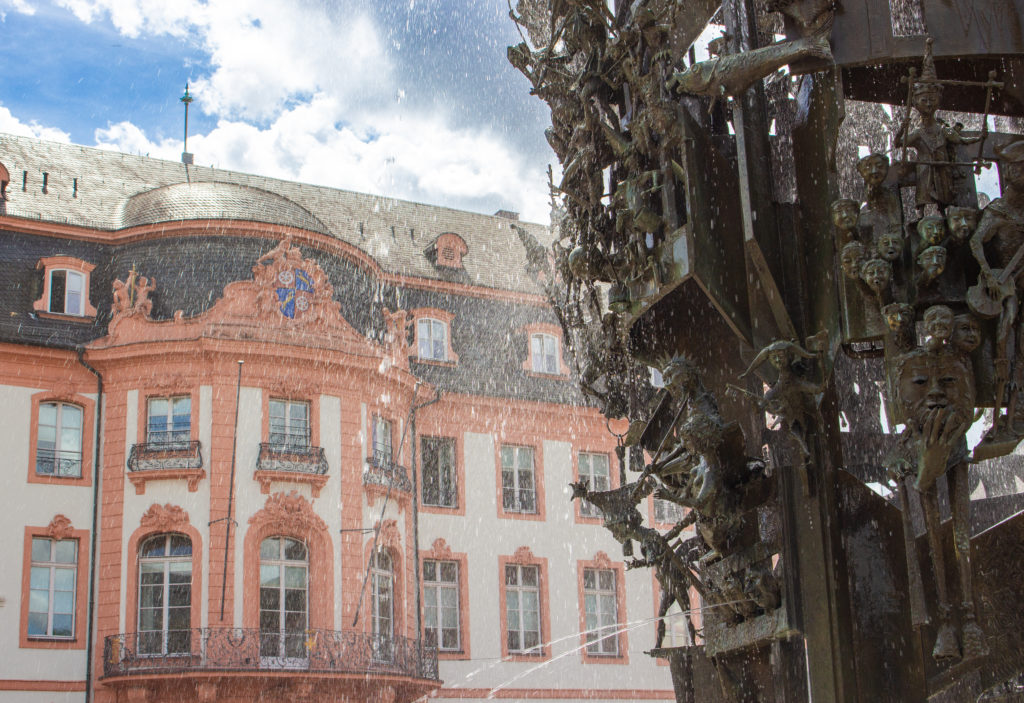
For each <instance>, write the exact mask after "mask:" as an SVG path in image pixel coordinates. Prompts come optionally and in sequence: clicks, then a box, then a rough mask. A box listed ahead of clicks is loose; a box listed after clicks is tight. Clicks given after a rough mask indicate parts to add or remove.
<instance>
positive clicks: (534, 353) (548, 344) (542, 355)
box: [530, 333, 558, 374]
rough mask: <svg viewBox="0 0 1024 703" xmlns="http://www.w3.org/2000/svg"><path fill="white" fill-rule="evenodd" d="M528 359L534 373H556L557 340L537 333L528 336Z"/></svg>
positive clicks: (551, 336) (548, 335)
mask: <svg viewBox="0 0 1024 703" xmlns="http://www.w3.org/2000/svg"><path fill="white" fill-rule="evenodd" d="M530 358H531V360H532V363H533V370H534V371H535V372H536V373H548V374H557V373H558V339H556V338H555V337H554V336H553V335H550V334H543V333H537V334H534V335H531V336H530Z"/></svg>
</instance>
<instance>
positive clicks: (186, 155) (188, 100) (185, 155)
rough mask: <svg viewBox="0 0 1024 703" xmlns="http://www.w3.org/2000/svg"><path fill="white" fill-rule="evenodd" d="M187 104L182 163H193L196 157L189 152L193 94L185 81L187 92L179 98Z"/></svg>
mask: <svg viewBox="0 0 1024 703" xmlns="http://www.w3.org/2000/svg"><path fill="white" fill-rule="evenodd" d="M178 99H179V100H180V101H181V102H183V103H184V104H185V146H184V148H183V151H182V152H181V163H183V164H187V165H190V166H191V165H192V162H193V159H194V157H193V156H192V154H190V153H188V106H189V103H191V102H192V95H191V93H189V92H188V83H187V82H186V83H185V94H184V95H182V96H181V97H180V98H178Z"/></svg>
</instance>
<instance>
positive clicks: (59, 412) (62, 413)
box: [36, 402, 83, 478]
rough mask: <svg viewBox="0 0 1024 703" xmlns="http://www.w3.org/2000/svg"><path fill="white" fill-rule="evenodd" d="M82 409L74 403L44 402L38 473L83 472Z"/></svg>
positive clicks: (38, 440)
mask: <svg viewBox="0 0 1024 703" xmlns="http://www.w3.org/2000/svg"><path fill="white" fill-rule="evenodd" d="M82 418H83V412H82V408H81V407H79V406H77V405H73V404H71V403H58V402H52V403H40V404H39V419H38V425H37V427H36V474H37V475H39V476H59V477H62V478H79V477H81V475H82Z"/></svg>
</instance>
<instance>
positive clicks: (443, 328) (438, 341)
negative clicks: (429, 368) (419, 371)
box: [416, 317, 448, 361]
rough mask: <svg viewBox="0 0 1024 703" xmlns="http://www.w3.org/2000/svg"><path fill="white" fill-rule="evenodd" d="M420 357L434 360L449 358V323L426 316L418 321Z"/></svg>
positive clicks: (417, 334) (417, 331)
mask: <svg viewBox="0 0 1024 703" xmlns="http://www.w3.org/2000/svg"><path fill="white" fill-rule="evenodd" d="M416 339H417V344H418V347H419V350H418V351H419V357H420V358H421V359H430V360H432V361H447V360H448V330H447V325H445V323H443V322H441V321H440V320H434V319H432V318H429V317H425V318H422V319H420V320H419V321H417V323H416Z"/></svg>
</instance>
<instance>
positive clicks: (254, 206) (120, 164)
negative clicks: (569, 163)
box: [0, 134, 550, 293]
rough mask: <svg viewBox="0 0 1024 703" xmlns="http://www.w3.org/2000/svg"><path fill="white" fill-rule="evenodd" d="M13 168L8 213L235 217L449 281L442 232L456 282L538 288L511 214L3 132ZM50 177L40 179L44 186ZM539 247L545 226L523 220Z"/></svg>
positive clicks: (89, 222) (0, 153) (113, 227)
mask: <svg viewBox="0 0 1024 703" xmlns="http://www.w3.org/2000/svg"><path fill="white" fill-rule="evenodd" d="M0 163H2V164H3V165H4V166H5V167H6V168H7V170H8V171H9V172H10V174H11V182H10V184H9V185H8V187H7V195H8V200H7V201H6V202H5V203H4V210H5V214H7V215H10V216H14V217H21V218H28V219H34V220H41V221H44V222H53V223H59V224H69V225H74V226H79V227H89V228H93V229H98V230H104V231H117V230H120V229H124V228H129V227H135V226H138V225H149V224H158V223H162V222H176V221H182V220H188V219H192V220H204V219H205V220H208V219H214V220H216V219H241V220H246V221H252V222H261V223H268V224H276V225H286V226H290V227H296V228H299V229H304V230H309V231H313V232H319V233H322V234H326V235H328V236H331V237H334V238H336V239H339V240H341V241H344V242H347V243H348V244H351V245H352V246H355V247H358V248H359V249H361V250H362V251H363V252H365V253H366V254H368V255H370V256H371V257H373V258H374V259H375V260H376V261H377V263H378V264H379V265H380V266H381V268H382V269H383V270H384V271H386V272H388V273H392V274H397V275H405V276H417V277H423V278H430V279H435V280H451V279H452V276H453V272H451V271H448V270H446V269H445V268H444V267H438V266H435V264H434V262H432V261H431V260H430V258H429V257H428V256H427V255H426V253H425V252H426V250H427V249H428V248H429V246H430V244H431V243H432V242H433V241H434V240H436V239H437V237H438V236H440V235H441V234H443V233H446V232H453V233H456V234H458V235H459V236H460V237H461V238H462V239H463V240H464V241H465V243H466V247H467V253H466V255H465V256H464V257H463V259H462V264H463V269H462V270H461V271H459V272H457V273H458V274H459V275H458V279H459V282H464V283H468V284H472V285H478V286H484V287H488V288H496V289H501V290H508V291H515V292H521V293H540V292H541V291H540V290H539V289H538V287H537V286H536V285H535V284H534V283H533V281H532V280H530V277H529V276H527V275H526V274H525V272H524V270H523V266H522V265H515V264H516V263H517V262H518V263H519V264H523V263H525V254H524V251H523V248H522V245H521V244H520V242H519V240H518V238H517V237H516V234H515V232H514V230H512V228H511V224H512V221H511V220H510V219H509V218H508V217H498V216H491V215H481V214H477V213H472V212H464V211H460V210H454V209H451V208H445V207H438V206H434V205H424V204H420V203H412V202H407V201H403V200H396V199H394V198H385V197H381V196H376V195H365V194H361V193H352V192H349V191H344V190H338V189H335V188H327V187H324V186H314V185H309V184H305V183H295V182H292V181H286V180H281V179H277V178H268V177H264V176H256V175H252V174H247V173H241V172H238V171H228V170H224V169H216V168H212V167H205V166H186V165H185V164H182V163H179V162H175V161H165V160H162V159H155V158H150V157H146V156H134V155H131V154H121V153H117V152H113V151H106V150H102V149H95V148H89V147H82V146H76V145H70V144H59V143H55V142H46V141H41V140H38V139H32V138H28V137H18V136H13V135H7V134H0ZM43 174H46V185H45V187H44V185H43V178H44V176H43ZM516 224H518V225H519V226H521V227H524V228H525V229H527V230H528V231H530V232H531V233H532V234H533V235H534V236H535V237H537V238H538V240H540V241H541V242H542V243H545V242H549V241H550V234H549V231H548V228H547V227H544V226H543V225H537V224H529V223H520V222H517V223H516Z"/></svg>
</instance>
